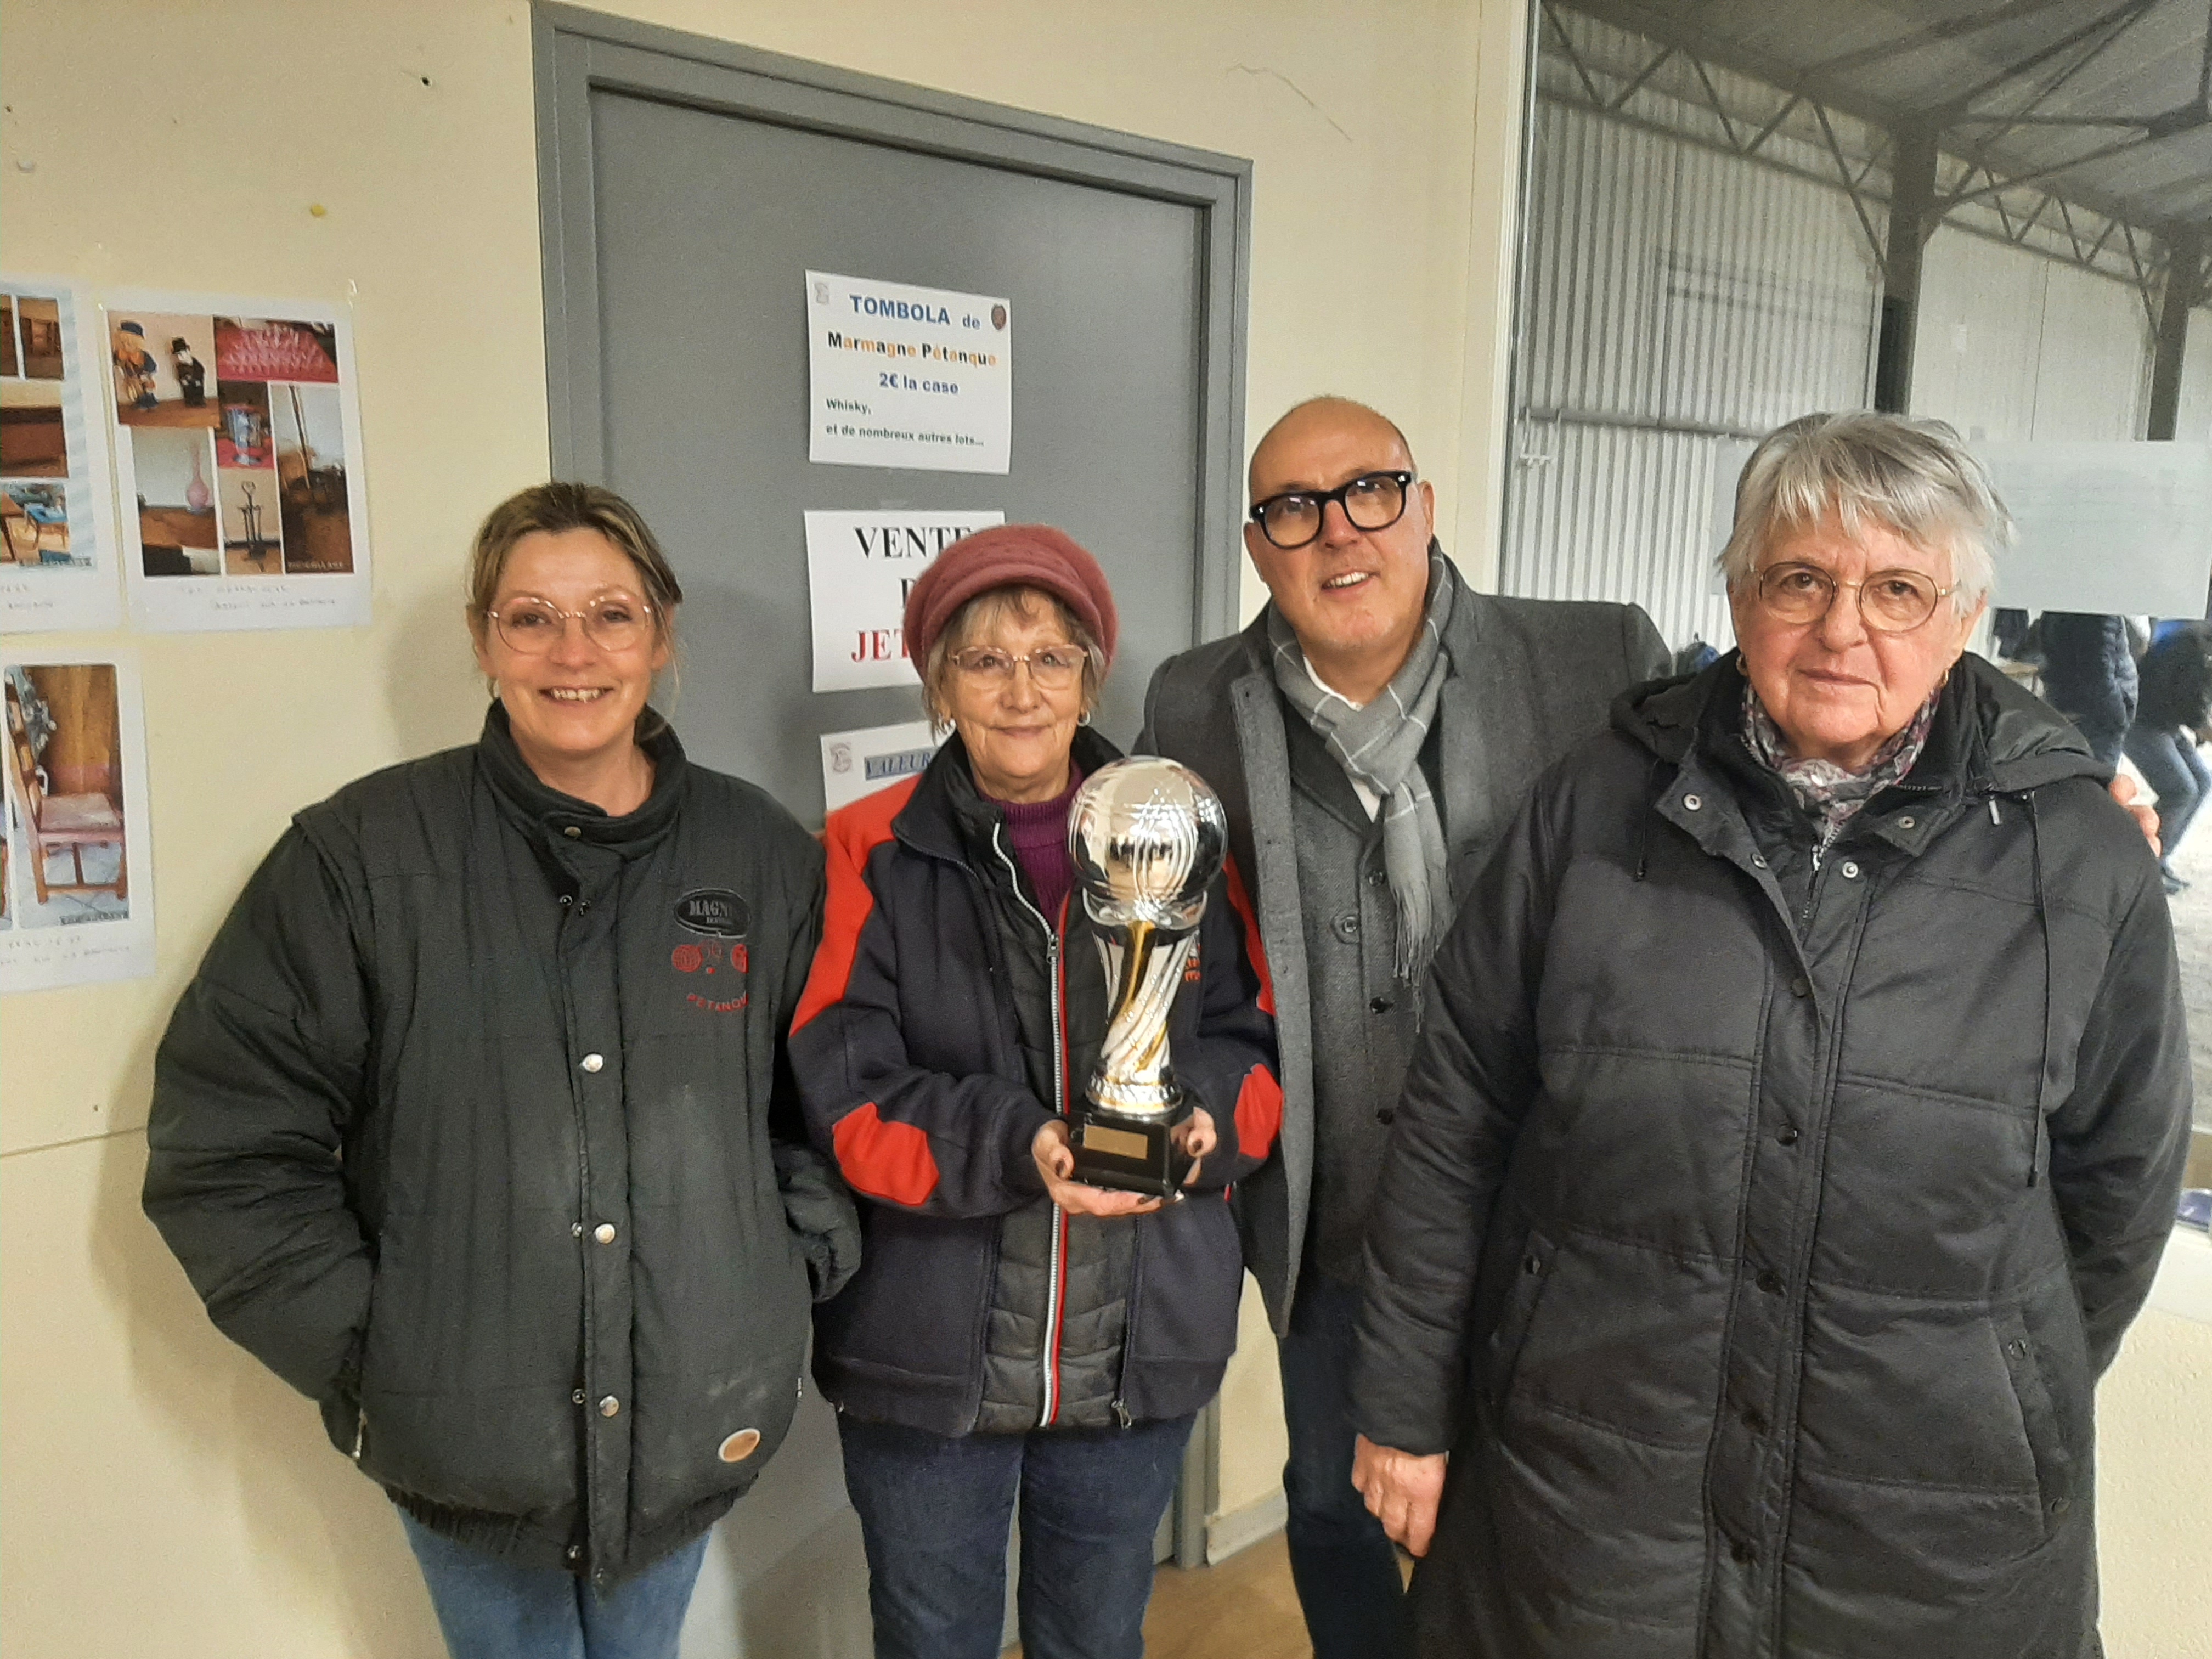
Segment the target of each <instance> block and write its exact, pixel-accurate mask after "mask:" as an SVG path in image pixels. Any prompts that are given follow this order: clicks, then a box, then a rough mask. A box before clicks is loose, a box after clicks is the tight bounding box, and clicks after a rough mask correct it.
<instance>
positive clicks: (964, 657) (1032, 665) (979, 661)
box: [952, 645, 1090, 691]
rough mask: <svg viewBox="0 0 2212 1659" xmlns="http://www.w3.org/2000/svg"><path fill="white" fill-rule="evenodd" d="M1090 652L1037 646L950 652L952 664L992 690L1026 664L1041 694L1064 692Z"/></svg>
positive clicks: (1009, 681)
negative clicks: (1022, 650) (1045, 692)
mask: <svg viewBox="0 0 2212 1659" xmlns="http://www.w3.org/2000/svg"><path fill="white" fill-rule="evenodd" d="M1089 660H1090V653H1088V652H1086V651H1085V650H1084V648H1083V647H1081V646H1079V645H1041V646H1039V647H1037V648H1036V650H1034V651H1029V652H1019V651H1006V650H1001V649H1000V647H997V646H995V645H971V646H969V647H967V648H966V649H964V650H961V651H956V652H954V653H952V665H953V666H954V667H955V668H957V669H958V670H959V671H960V672H961V674H962V675H963V677H965V678H968V679H969V680H971V681H973V682H975V684H978V685H985V686H989V687H991V688H993V689H994V690H996V689H997V688H998V687H1000V686H1002V685H1010V684H1012V683H1013V678H1014V671H1015V669H1017V668H1018V667H1019V666H1021V665H1024V664H1026V665H1028V667H1029V671H1030V679H1031V680H1032V681H1033V682H1035V684H1036V687H1037V689H1038V690H1041V691H1065V690H1067V688H1068V687H1069V686H1071V685H1073V684H1075V682H1076V680H1077V679H1078V678H1080V677H1081V675H1082V673H1083V665H1084V664H1085V662H1087V661H1089Z"/></svg>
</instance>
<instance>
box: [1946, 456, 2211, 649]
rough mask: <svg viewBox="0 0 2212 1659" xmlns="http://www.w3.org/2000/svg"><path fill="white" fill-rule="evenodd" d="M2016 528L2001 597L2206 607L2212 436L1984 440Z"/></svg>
mask: <svg viewBox="0 0 2212 1659" xmlns="http://www.w3.org/2000/svg"><path fill="white" fill-rule="evenodd" d="M1973 448H1974V453H1976V454H1977V455H1978V456H1979V457H1980V458H1981V459H1982V462H1983V464H1984V465H1986V466H1987V467H1988V468H1989V470H1990V477H1991V479H1992V480H1993V481H1994V482H1995V483H1996V487H1997V494H1998V495H2000V496H2002V498H2003V500H2004V504H2005V506H2006V507H2008V509H2009V510H2010V511H2011V513H2012V516H2013V522H2014V523H2015V525H2016V526H2018V530H2019V534H2018V537H2017V538H2016V539H2015V542H2014V544H2013V546H2012V548H2011V550H2009V551H2008V552H2007V553H2006V554H2005V555H2004V556H2002V557H2001V558H2000V559H1999V560H1998V561H1997V592H1996V597H1997V603H1999V604H2001V605H2017V606H2019V607H2021V608H2022V609H2025V610H2029V611H2092V612H2096V613H2100V614H2103V615H2107V616H2111V615H2134V614H2144V615H2149V616H2153V617H2201V616H2203V614H2204V594H2205V585H2206V581H2207V580H2208V578H2212V445H2206V444H2187V443H2148V442H2142V443H1984V444H1976V445H1975V446H1973Z"/></svg>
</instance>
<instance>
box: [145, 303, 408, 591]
mask: <svg viewBox="0 0 2212 1659" xmlns="http://www.w3.org/2000/svg"><path fill="white" fill-rule="evenodd" d="M101 300H102V304H103V308H104V310H105V312H106V345H107V372H108V377H109V379H110V380H111V381H112V396H111V397H110V398H109V399H108V407H109V410H110V416H111V418H112V420H113V421H114V422H115V427H114V431H115V470H116V477H117V482H118V495H119V497H120V501H121V504H122V507H123V513H122V518H123V545H124V569H125V575H126V576H127V577H128V579H129V584H128V585H129V587H130V592H131V614H132V616H133V617H134V618H135V619H136V620H137V623H138V624H139V626H141V627H142V628H149V629H160V630H162V631H166V632H172V633H179V632H184V633H191V632H205V631H212V630H218V629H242V628H344V627H349V626H354V625H357V624H361V623H367V622H368V619H369V551H368V512H367V495H366V491H365V488H364V485H363V482H362V468H361V410H360V405H359V399H358V397H357V388H356V381H355V377H354V357H353V325H352V320H351V317H350V314H349V312H348V311H347V309H346V307H343V306H335V305H329V304H325V303H323V302H321V301H310V300H276V301H272V300H262V299H235V298H228V297H223V296H219V295H206V294H149V293H115V294H106V295H102V296H101Z"/></svg>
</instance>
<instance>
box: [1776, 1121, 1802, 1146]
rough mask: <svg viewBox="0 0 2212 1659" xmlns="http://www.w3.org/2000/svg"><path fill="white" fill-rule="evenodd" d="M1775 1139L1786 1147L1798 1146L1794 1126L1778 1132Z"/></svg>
mask: <svg viewBox="0 0 2212 1659" xmlns="http://www.w3.org/2000/svg"><path fill="white" fill-rule="evenodd" d="M1774 1138H1775V1139H1777V1140H1778V1141H1780V1142H1781V1143H1782V1144H1783V1145H1784V1146H1796V1144H1797V1130H1796V1127H1795V1126H1794V1125H1793V1126H1792V1127H1789V1128H1786V1129H1781V1130H1778V1131H1777V1132H1776V1133H1775V1136H1774Z"/></svg>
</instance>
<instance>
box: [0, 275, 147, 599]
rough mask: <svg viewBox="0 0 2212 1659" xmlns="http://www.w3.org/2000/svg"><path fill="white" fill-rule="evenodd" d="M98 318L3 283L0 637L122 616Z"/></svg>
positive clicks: (58, 286) (70, 297)
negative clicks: (91, 322) (94, 323)
mask: <svg viewBox="0 0 2212 1659" xmlns="http://www.w3.org/2000/svg"><path fill="white" fill-rule="evenodd" d="M94 314H95V313H94V308H93V307H92V305H91V303H90V301H89V300H88V298H87V296H86V295H84V294H83V293H82V291H81V290H78V289H74V288H72V287H71V286H70V284H69V283H65V282H62V281H59V280H55V279H43V278H38V277H28V276H4V275H0V532H4V539H0V634H22V633H31V632H36V631H51V630H52V629H64V628H112V627H113V626H114V625H115V623H117V622H118V621H119V620H121V618H122V615H123V598H122V591H121V586H120V584H119V582H118V578H117V574H116V569H115V565H116V559H117V548H116V539H115V522H114V518H115V515H114V497H113V495H112V493H111V489H112V486H111V483H110V480H109V474H108V461H107V413H106V373H105V371H104V369H103V368H102V364H103V363H104V362H105V361H106V354H105V352H104V350H101V349H97V348H96V345H95V343H94V341H93V340H92V339H91V338H90V337H88V334H87V333H86V331H85V329H86V319H88V318H91V317H93V316H94Z"/></svg>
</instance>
